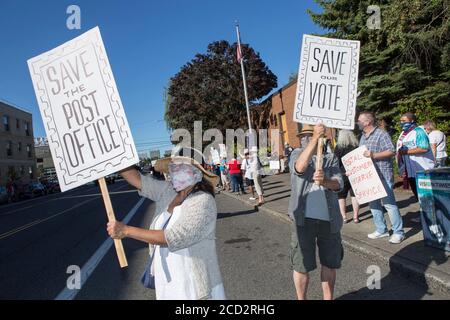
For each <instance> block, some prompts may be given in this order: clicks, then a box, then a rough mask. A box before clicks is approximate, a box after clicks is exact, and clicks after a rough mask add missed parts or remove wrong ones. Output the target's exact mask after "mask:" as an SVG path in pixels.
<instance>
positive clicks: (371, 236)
mask: <svg viewBox="0 0 450 320" xmlns="http://www.w3.org/2000/svg"><path fill="white" fill-rule="evenodd" d="M367 237H368V238H369V239H380V238H386V237H389V232H385V233H379V232H378V231H375V232H372V233H371V234H368V235H367Z"/></svg>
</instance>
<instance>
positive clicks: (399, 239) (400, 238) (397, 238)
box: [389, 233, 405, 244]
mask: <svg viewBox="0 0 450 320" xmlns="http://www.w3.org/2000/svg"><path fill="white" fill-rule="evenodd" d="M403 239H405V235H404V234H397V233H394V234H393V235H392V236H391V238H390V239H389V242H390V243H394V244H399V243H400V242H402V241H403Z"/></svg>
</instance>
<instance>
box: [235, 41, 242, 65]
mask: <svg viewBox="0 0 450 320" xmlns="http://www.w3.org/2000/svg"><path fill="white" fill-rule="evenodd" d="M236 51H237V52H236V57H237V61H238V62H239V63H241V60H242V51H241V44H240V43H238V45H237V50H236Z"/></svg>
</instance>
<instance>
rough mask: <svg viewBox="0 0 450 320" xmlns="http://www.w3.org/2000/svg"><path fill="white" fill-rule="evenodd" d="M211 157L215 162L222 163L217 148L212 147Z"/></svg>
mask: <svg viewBox="0 0 450 320" xmlns="http://www.w3.org/2000/svg"><path fill="white" fill-rule="evenodd" d="M211 158H212V163H213V164H220V157H219V151H217V150H216V149H211Z"/></svg>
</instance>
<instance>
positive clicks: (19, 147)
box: [17, 142, 22, 153]
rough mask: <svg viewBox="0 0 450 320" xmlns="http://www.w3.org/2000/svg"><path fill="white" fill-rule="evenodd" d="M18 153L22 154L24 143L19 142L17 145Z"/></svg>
mask: <svg viewBox="0 0 450 320" xmlns="http://www.w3.org/2000/svg"><path fill="white" fill-rule="evenodd" d="M17 152H18V153H21V152H22V142H18V143H17Z"/></svg>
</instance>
